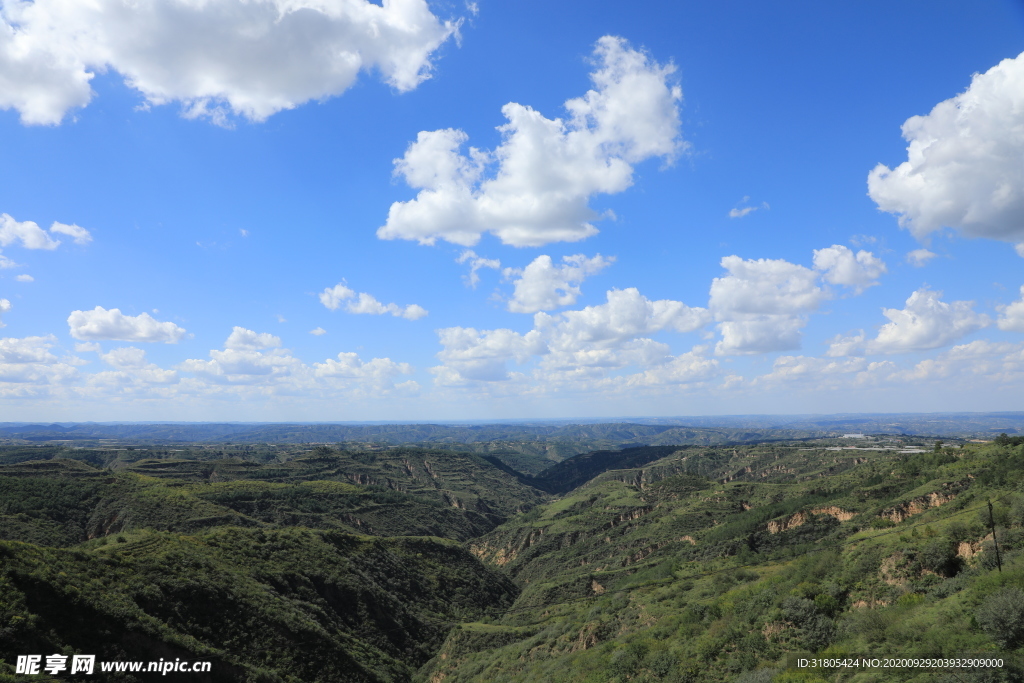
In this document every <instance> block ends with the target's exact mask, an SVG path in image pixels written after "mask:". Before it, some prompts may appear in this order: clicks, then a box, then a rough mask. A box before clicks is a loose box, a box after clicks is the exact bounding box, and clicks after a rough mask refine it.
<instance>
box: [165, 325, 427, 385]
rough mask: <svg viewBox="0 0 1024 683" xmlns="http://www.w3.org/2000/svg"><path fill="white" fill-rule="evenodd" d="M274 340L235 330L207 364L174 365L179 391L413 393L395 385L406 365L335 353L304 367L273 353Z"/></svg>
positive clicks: (278, 351)
mask: <svg viewBox="0 0 1024 683" xmlns="http://www.w3.org/2000/svg"><path fill="white" fill-rule="evenodd" d="M280 343H281V340H280V339H278V338H277V337H275V336H274V335H271V334H267V333H265V332H264V333H257V332H254V331H252V330H247V329H245V328H242V327H235V328H234V329H233V330H232V332H231V335H230V336H229V337H228V339H227V340H226V341H225V343H224V350H216V349H213V350H211V351H210V354H209V355H210V358H209V360H203V359H189V360H186V361H184V362H183V363H180V364H179V365H178V366H177V368H176V369H177V370H178V371H179V372H183V373H188V374H190V375H192V377H186V378H185V379H183V380H182V391H185V392H192V393H196V394H203V395H211V394H213V395H224V396H232V395H234V396H242V395H253V394H255V395H267V394H278V395H285V396H310V395H320V396H324V395H330V396H334V395H336V394H337V393H338V392H342V393H343V394H345V395H346V396H348V397H352V396H356V395H358V396H370V395H373V396H383V395H389V394H391V393H393V392H394V391H395V390H398V391H401V392H403V393H409V392H410V391H414V390H415V389H416V388H417V387H418V385H416V383H415V382H403V383H401V384H398V385H396V384H395V383H394V379H395V378H396V377H397V376H399V375H408V374H412V372H413V367H412V366H411V365H409V364H408V363H396V362H394V361H392V360H391V359H389V358H374V359H372V360H370V361H367V362H365V363H364V362H363V361H361V360H360V359H359V357H358V356H357V355H356V354H355V353H352V352H342V353H339V354H338V356H337V358H336V359H334V358H329V359H327V360H325V361H324V362H322V363H313V364H312V366H310V365H306V364H305V363H303V362H302V361H301V360H299V359H298V358H296V357H295V356H293V355H292V352H291V351H290V350H288V349H282V348H278V347H279V346H280Z"/></svg>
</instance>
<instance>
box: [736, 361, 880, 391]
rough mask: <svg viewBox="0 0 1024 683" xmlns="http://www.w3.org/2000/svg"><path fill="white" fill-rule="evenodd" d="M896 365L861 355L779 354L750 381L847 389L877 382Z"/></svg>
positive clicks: (876, 383) (763, 383) (755, 383)
mask: <svg viewBox="0 0 1024 683" xmlns="http://www.w3.org/2000/svg"><path fill="white" fill-rule="evenodd" d="M897 369H898V368H897V367H896V365H895V364H893V363H891V362H889V361H874V362H869V361H867V360H866V359H864V358H847V359H843V360H836V359H829V358H814V357H808V356H779V357H778V358H776V359H775V361H774V363H773V364H772V371H771V372H770V373H768V374H765V375H761V376H759V377H756V378H755V379H754V380H753V382H752V385H754V386H758V385H773V384H790V385H792V384H797V385H800V384H802V385H805V386H807V387H811V388H814V389H815V390H818V389H831V390H835V389H850V388H854V387H864V386H874V385H878V384H881V383H883V382H885V381H887V380H889V379H890V378H891V377H892V375H893V373H894V372H896V371H897Z"/></svg>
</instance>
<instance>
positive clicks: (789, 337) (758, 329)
mask: <svg viewBox="0 0 1024 683" xmlns="http://www.w3.org/2000/svg"><path fill="white" fill-rule="evenodd" d="M813 263H814V268H813V269H811V268H806V267H804V266H801V265H798V264H795V263H790V262H789V261H785V260H783V259H757V260H756V261H755V260H753V259H749V260H744V259H742V258H740V257H739V256H726V257H724V258H723V259H722V261H721V265H722V267H723V268H725V270H726V271H727V274H726V275H725V276H723V277H717V278H715V279H714V280H713V281H712V282H711V298H710V303H709V308H710V309H711V312H712V314H714V317H715V320H716V321H717V322H718V325H717V328H718V331H719V332H720V333H721V335H722V339H721V341H719V342H718V344H717V345H716V346H715V353H716V354H718V355H723V356H732V355H753V354H759V353H770V352H773V351H790V350H793V349H799V348H800V340H801V330H802V329H803V328H804V326H805V325H806V324H807V315H808V314H810V313H812V312H814V311H816V310H818V308H819V307H820V306H821V305H822V303H824V302H825V301H827V300H828V299H830V298H831V297H832V292H831V290H830V289H829V288H828V287H827V286H825V285H823V284H822V283H821V282H819V279H820V280H823V281H824V282H825V283H828V284H833V285H843V286H847V287H851V288H853V291H854V294H859V293H860V292H862V291H863V290H864V289H866V288H867V287H871V286H873V285H876V284H878V283H877V278H878V277H879V276H881V275H882V274H883V273H885V272H886V266H885V264H884V263H883V262H882V260H881V259H879V258H877V257H876V256H875V255H874V254H872V253H871V252H869V251H864V250H861V251H859V252H857V253H856V254H854V253H853V251H852V250H850V249H849V248H848V247H844V246H842V245H839V244H834V245H832V246H831V247H827V248H825V249H815V250H814V261H813Z"/></svg>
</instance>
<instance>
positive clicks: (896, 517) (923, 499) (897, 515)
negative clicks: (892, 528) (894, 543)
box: [879, 491, 956, 524]
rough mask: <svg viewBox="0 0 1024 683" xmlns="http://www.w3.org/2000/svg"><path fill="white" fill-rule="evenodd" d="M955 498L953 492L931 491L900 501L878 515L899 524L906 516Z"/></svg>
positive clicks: (911, 515)
mask: <svg viewBox="0 0 1024 683" xmlns="http://www.w3.org/2000/svg"><path fill="white" fill-rule="evenodd" d="M954 498H956V494H955V493H944V492H942V491H933V492H932V493H929V494H927V495H924V496H918V497H917V498H914V499H913V500H908V501H906V502H903V503H900V504H899V505H896V506H894V507H891V508H889V509H888V510H884V511H883V512H882V513H881V514H880V515H879V517H885V518H886V519H890V520H892V521H893V522H895V523H896V524H899V523H900V522H902V521H903V520H905V519H907V518H908V517H913V516H914V515H919V514H921V513H922V512H924V511H925V510H929V509H931V508H937V507H939V506H940V505H945V504H946V503H948V502H949V501H951V500H953V499H954Z"/></svg>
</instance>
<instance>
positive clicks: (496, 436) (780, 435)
mask: <svg viewBox="0 0 1024 683" xmlns="http://www.w3.org/2000/svg"><path fill="white" fill-rule="evenodd" d="M844 432H858V433H861V432H862V433H870V434H909V435H929V436H946V437H953V436H956V437H975V438H978V437H986V436H996V435H998V434H1000V433H1002V432H1006V433H1007V434H1017V433H1024V412H994V413H876V414H863V413H861V414H836V415H726V416H698V417H677V418H629V419H626V420H614V421H612V420H609V421H606V422H602V421H599V420H580V421H578V422H570V421H549V422H537V421H529V420H524V421H522V422H520V423H510V422H501V423H494V424H452V423H419V424H413V423H406V424H401V423H395V424H338V423H308V424H303V423H230V422H225V423H166V422H164V423H156V422H154V423H144V422H138V423H94V422H88V423H68V422H63V423H50V424H40V423H25V422H6V423H0V439H3V438H6V439H16V440H24V441H30V442H32V441H36V442H38V441H62V440H65V441H77V440H90V439H94V440H95V439H118V440H125V441H136V442H153V443H196V442H209V443H219V442H237V443H341V442H359V443H373V442H379V443H386V444H392V445H400V444H412V443H421V444H438V445H442V444H451V445H455V444H464V445H466V444H480V443H485V442H495V441H503V442H515V441H523V442H530V443H558V442H575V443H579V442H585V446H586V448H587V449H588V450H600V449H602V448H608V447H612V448H621V447H623V446H627V445H667V444H674V445H682V444H695V445H714V444H721V443H726V442H736V443H742V442H749V441H761V440H765V439H772V438H776V439H799V438H813V437H821V436H830V435H837V434H841V433H844ZM596 442H600V443H596ZM574 450H576V452H585V451H579V450H578V449H574Z"/></svg>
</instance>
